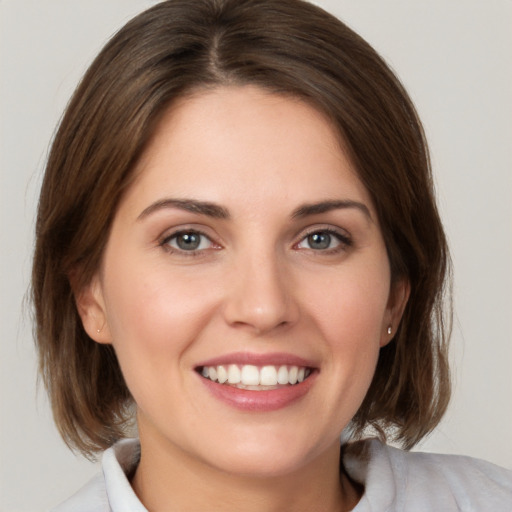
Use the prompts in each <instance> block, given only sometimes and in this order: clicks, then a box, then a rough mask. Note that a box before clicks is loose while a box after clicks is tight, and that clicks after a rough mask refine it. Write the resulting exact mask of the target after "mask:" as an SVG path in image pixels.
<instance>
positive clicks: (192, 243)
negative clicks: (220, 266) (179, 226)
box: [162, 231, 214, 252]
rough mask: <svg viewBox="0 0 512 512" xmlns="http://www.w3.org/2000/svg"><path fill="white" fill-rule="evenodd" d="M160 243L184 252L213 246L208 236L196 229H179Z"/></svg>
mask: <svg viewBox="0 0 512 512" xmlns="http://www.w3.org/2000/svg"><path fill="white" fill-rule="evenodd" d="M162 245H163V246H167V247H169V248H170V249H172V250H176V251H185V252H194V251H201V250H204V249H211V248H212V247H213V246H214V244H213V242H212V241H211V240H210V238H208V237H207V236H206V235H205V234H203V233H199V232H198V231H179V232H178V233H174V234H172V235H171V236H168V237H167V238H165V239H164V240H163V241H162Z"/></svg>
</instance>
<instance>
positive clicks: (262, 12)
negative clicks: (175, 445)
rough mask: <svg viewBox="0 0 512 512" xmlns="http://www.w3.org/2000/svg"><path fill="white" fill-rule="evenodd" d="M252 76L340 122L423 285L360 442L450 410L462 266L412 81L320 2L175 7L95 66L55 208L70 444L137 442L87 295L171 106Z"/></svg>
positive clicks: (56, 396) (48, 177) (45, 322)
mask: <svg viewBox="0 0 512 512" xmlns="http://www.w3.org/2000/svg"><path fill="white" fill-rule="evenodd" d="M249 84H250V85H254V86H258V87H261V88H263V89H265V90H267V91H270V92H272V93H276V94H280V95H286V96H290V97H295V98H298V99H300V100H302V101H304V102H306V103H308V104H310V105H312V106H313V107H315V108H316V109H317V110H318V111H320V112H322V113H323V114H324V115H325V116H327V118H328V119H329V120H330V121H331V123H332V124H333V126H334V127H335V128H336V129H337V131H338V133H339V136H340V142H341V143H342V144H343V147H344V148H345V150H347V151H348V154H349V156H350V158H351V160H352V163H353V164H354V166H355V168H356V170H357V172H358V175H359V178H360V179H361V181H362V183H363V184H364V185H365V186H366V188H367V190H368V191H369V193H370V196H371V198H372V200H373V203H374V205H375V208H376V211H377V214H378V217H379V221H380V226H381V229H382V233H383V237H384V240H385V243H386V247H387V251H388V256H389V261H390V266H391V274H392V279H394V280H397V279H407V280H408V282H409V284H410V298H409V301H408V303H407V306H406V308H405V311H404V315H403V318H402V322H401V324H400V326H399V327H398V330H397V332H396V334H395V336H394V339H393V341H392V342H390V343H389V344H388V345H386V346H385V347H383V348H382V349H381V351H380V355H379V360H378V364H377V369H376V373H375V376H374V378H373V381H372V384H371V386H370V389H369V391H368V393H367V395H366V397H365V399H364V401H363V403H362V405H361V407H360V409H359V410H358V412H357V414H356V415H355V417H354V418H353V420H352V422H351V425H350V432H351V435H352V438H354V439H356V438H360V437H362V436H363V435H366V434H368V432H369V431H372V432H374V433H375V432H377V433H378V434H379V435H380V436H381V437H382V438H386V437H390V438H392V439H393V440H394V441H396V442H399V443H400V444H401V445H402V446H403V447H404V448H406V449H408V448H410V447H412V446H413V445H414V444H415V443H417V442H418V441H419V440H420V439H421V438H422V437H423V436H425V435H426V434H428V433H429V432H430V431H431V430H432V429H433V428H434V427H435V426H436V425H437V423H438V422H439V420H440V419H441V417H442V415H443V413H444V411H445V409H446V407H447V404H448V400H449V395H450V382H449V373H448V364H447V341H448V338H449V330H450V325H451V307H447V308H445V307H444V305H445V302H446V301H445V299H446V298H447V293H446V292H449V286H447V283H448V284H449V283H450V260H449V255H448V249H447V245H446V240H445V235H444V232H443V228H442V225H441V222H440V219H439V215H438V211H437V208H436V204H435V199H434V191H433V183H432V175H431V170H430V162H429V156H428V150H427V146H426V141H425V137H424V133H423V129H422V127H421V124H420V121H419V119H418V117H417V114H416V112H415V109H414V107H413V105H412V103H411V101H410V99H409V97H408V96H407V93H406V92H405V91H404V89H403V87H402V85H401V84H400V82H399V81H398V79H397V78H396V77H395V76H394V74H393V73H392V72H391V71H390V69H389V68H388V67H387V65H386V64H385V63H384V61H383V60H382V59H381V58H380V57H379V56H378V55H377V53H376V52H375V51H374V50H373V49H372V47H371V46H369V45H368V44H367V43H366V42H365V41H364V40H363V39H361V38H360V37H359V36H358V35H357V34H355V33H354V32H353V31H352V30H351V29H349V28H348V27H347V26H345V25H344V24H343V23H342V22H341V21H339V20H338V19H336V18H335V17H334V16H332V15H330V14H328V13H327V12H325V11H324V10H322V9H320V8H319V7H316V6H314V5H311V4H309V3H307V2H304V1H301V0H168V1H164V2H161V3H159V4H157V5H155V6H154V7H152V8H150V9H149V10H147V11H145V12H143V13H142V14H140V15H139V16H137V17H135V18H134V19H133V20H131V21H130V22H128V23H127V24H126V25H125V26H124V27H123V28H122V29H121V30H120V31H119V32H118V33H117V34H116V35H115V36H114V37H113V38H112V39H111V40H110V41H109V42H108V43H107V45H106V46H105V48H104V49H103V50H102V51H101V53H100V54H99V55H98V56H97V58H96V59H95V60H94V62H93V63H92V65H91V66H90V68H89V69H88V71H87V72H86V74H85V76H84V77H83V79H82V81H81V83H80V85H79V86H78V88H77V90H76V92H75V93H74V95H73V97H72V99H71V101H70V103H69V105H68V107H67V111H66V112H65V114H64V116H63V118H62V121H61V123H60V127H59V129H58V131H57V133H56V136H55V138H54V141H53V145H52V148H51V151H50V154H49V158H48V162H47V167H46V171H45V176H44V181H43V185H42V190H41V196H40V201H39V209H38V217H37V224H36V247H35V256H34V263H33V284H32V297H33V303H34V306H35V319H36V325H35V338H36V344H37V348H38V353H39V361H40V373H41V376H42V379H43V381H44V384H45V387H46V389H47V391H48V393H49V396H50V400H51V404H52V409H53V414H54V418H55V421H56V424H57V426H58V428H59V430H60V433H61V435H62V437H63V439H64V440H65V442H66V443H67V444H68V445H69V446H70V447H71V448H72V449H78V450H79V451H81V452H82V453H83V454H84V455H86V456H89V457H92V456H93V455H94V454H95V452H97V451H99V450H101V449H104V448H106V447H108V446H110V445H112V444H113V443H114V442H115V441H117V440H118V439H120V438H122V437H125V436H126V435H127V434H126V432H127V429H128V426H129V425H130V423H131V421H132V419H133V407H132V406H133V400H132V398H131V395H130V392H129V390H128V389H127V387H126V384H125V382H124V379H123V375H122V373H121V370H120V367H119V365H118V362H117V359H116V356H115V353H114V350H113V348H112V347H111V346H109V345H101V344H98V343H96V342H94V341H93V340H91V338H89V337H88V336H87V334H86V332H85V330H84V329H83V326H82V323H81V320H80V317H79V315H78V312H77V308H76V304H75V300H74V292H79V291H80V290H81V289H82V288H83V287H84V286H85V285H87V284H88V283H89V281H90V280H91V278H92V277H93V275H94V274H95V272H97V271H98V269H99V267H100V263H101V258H102V253H103V250H104V247H105V244H106V242H107V239H108V236H109V229H110V226H111V224H112V221H113V218H114V216H115V214H116V210H117V205H118V204H119V201H120V200H121V198H122V197H123V194H124V192H125V191H126V190H127V188H128V187H129V186H130V184H131V182H132V181H133V179H134V176H133V169H134V167H135V165H136V163H137V161H138V159H139V158H140V156H141V154H142V153H143V151H144V149H145V147H146V145H147V143H148V140H149V139H150V137H151V135H152V133H153V132H154V129H155V126H156V124H157V123H158V120H159V118H160V117H161V115H162V113H163V112H164V111H165V110H166V109H168V108H169V106H170V105H171V104H172V103H173V102H174V101H176V100H177V99H178V98H183V97H186V96H187V95H191V94H194V93H197V92H200V91H201V90H207V89H212V88H215V87H218V86H231V85H233V86H243V85H249ZM449 305H450V303H449Z"/></svg>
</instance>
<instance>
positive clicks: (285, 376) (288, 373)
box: [201, 364, 311, 386]
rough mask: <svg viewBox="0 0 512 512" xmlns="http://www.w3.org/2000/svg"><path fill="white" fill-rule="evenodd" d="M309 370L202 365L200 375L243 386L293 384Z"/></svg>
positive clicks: (221, 382) (295, 367) (299, 368)
mask: <svg viewBox="0 0 512 512" xmlns="http://www.w3.org/2000/svg"><path fill="white" fill-rule="evenodd" d="M310 374H311V370H310V369H309V368H304V367H299V366H285V365H281V366H272V365H268V366H263V367H261V368H259V367H258V366H254V365H252V364H246V365H242V366H238V365H236V364H230V365H229V366H227V367H226V366H223V365H219V366H204V367H203V368H202V369H201V375H202V376H203V377H205V378H207V379H210V380H212V381H213V382H219V383H220V384H224V383H228V384H241V385H243V386H277V385H278V384H280V385H288V384H291V385H294V384H297V383H300V382H303V381H304V379H306V378H307V377H309V375H310Z"/></svg>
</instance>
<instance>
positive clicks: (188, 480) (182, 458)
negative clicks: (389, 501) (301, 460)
mask: <svg viewBox="0 0 512 512" xmlns="http://www.w3.org/2000/svg"><path fill="white" fill-rule="evenodd" d="M145 441H149V442H145ZM339 457H340V448H339V444H338V443H335V444H333V445H332V446H331V447H330V449H329V450H327V451H326V452H325V453H324V454H323V455H322V456H321V457H319V458H317V459H316V460H312V461H310V462H309V463H308V464H306V465H305V466H303V467H301V468H298V469H296V470H294V471H292V472H289V473H286V474H284V475H277V476H254V475H239V474H234V473H231V472H226V471H223V470H221V469H219V468H216V467H213V466H211V465H209V464H206V463H204V462H203V461H201V460H198V459H197V458H193V457H191V456H190V455H189V454H187V453H185V452H184V451H182V450H181V449H180V448H179V447H175V446H166V447H165V449H162V446H161V445H159V446H156V445H154V444H153V443H151V440H149V439H147V440H146V439H144V438H143V436H142V435H141V460H140V464H139V466H138V468H137V471H136V473H135V476H134V478H133V480H132V486H133V488H134V491H135V492H136V494H137V496H138V497H139V499H140V500H141V502H142V503H143V504H144V506H145V507H146V508H147V509H148V510H151V512H161V511H162V512H163V511H165V512H193V511H197V510H208V511H209V512H217V511H221V510H222V511H225V510H244V512H277V511H282V510H294V512H306V511H308V512H309V511H311V510H322V511H325V512H331V511H332V512H334V511H336V512H340V511H345V510H347V511H348V510H352V508H353V507H354V506H355V505H356V504H357V502H358V500H359V498H360V493H359V492H358V490H357V488H356V487H355V486H354V485H353V484H352V483H351V481H350V480H349V478H348V477H347V476H346V475H344V474H343V473H342V474H341V475H340V471H339V467H340V460H339Z"/></svg>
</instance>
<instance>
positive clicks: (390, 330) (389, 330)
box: [388, 325, 393, 334]
mask: <svg viewBox="0 0 512 512" xmlns="http://www.w3.org/2000/svg"><path fill="white" fill-rule="evenodd" d="M392 332H393V329H392V328H391V325H389V326H388V334H391V333H392Z"/></svg>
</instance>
